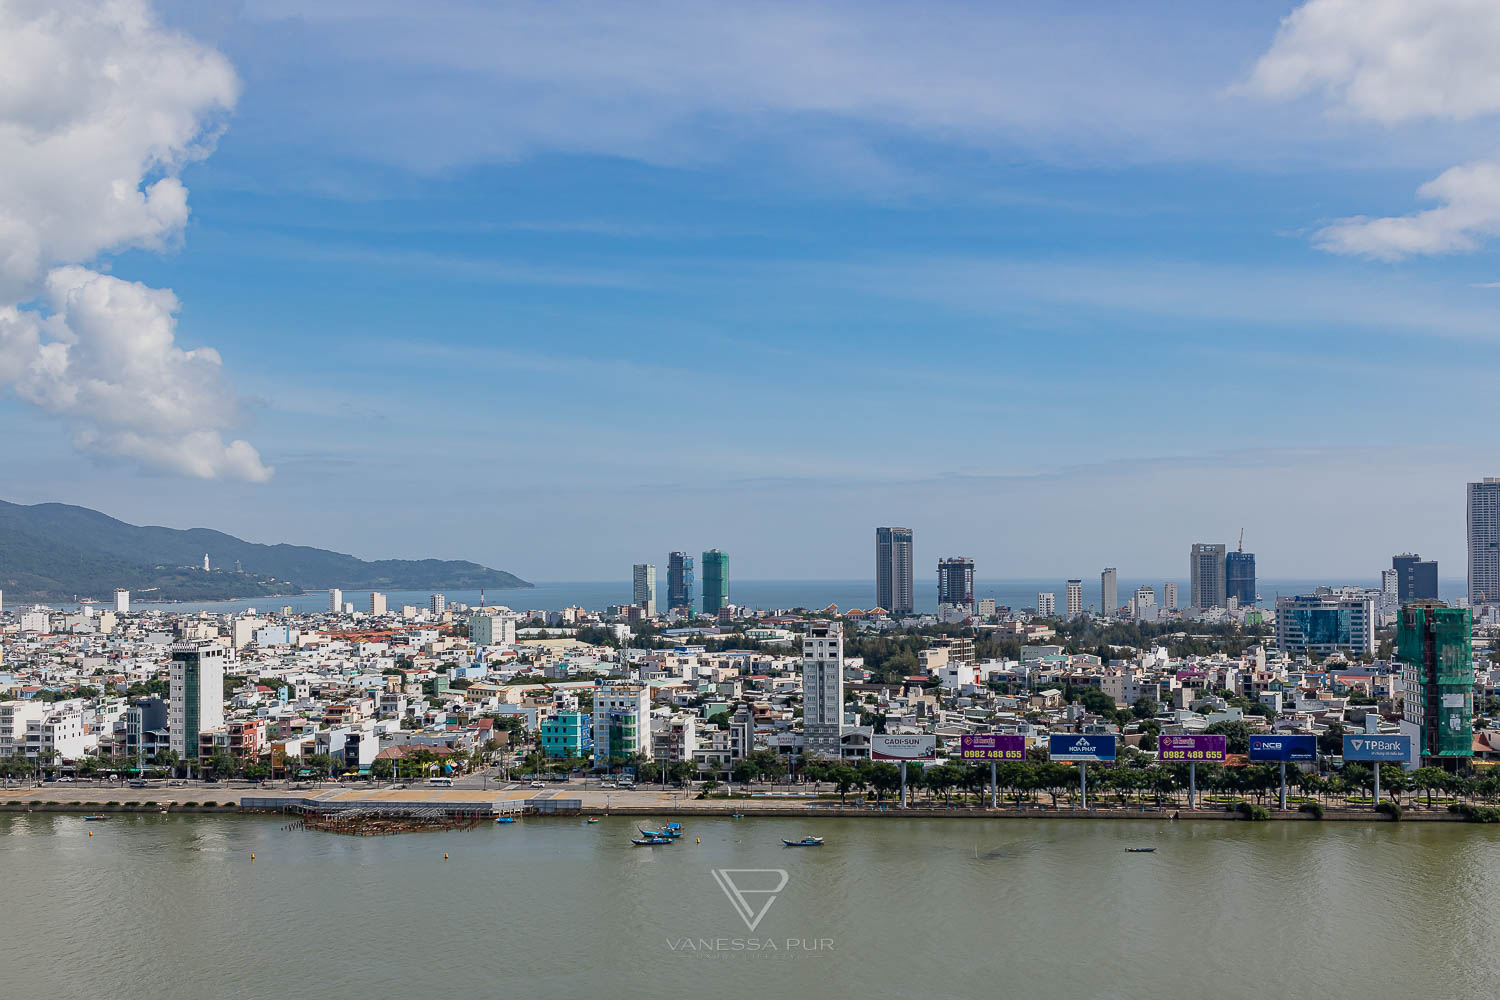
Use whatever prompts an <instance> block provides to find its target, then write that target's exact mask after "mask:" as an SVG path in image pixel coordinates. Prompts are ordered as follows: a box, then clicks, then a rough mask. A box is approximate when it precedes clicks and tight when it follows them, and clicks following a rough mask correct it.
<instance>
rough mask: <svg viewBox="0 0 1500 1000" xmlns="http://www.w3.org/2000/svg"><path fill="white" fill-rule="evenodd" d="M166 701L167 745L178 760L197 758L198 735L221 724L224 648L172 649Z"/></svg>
mask: <svg viewBox="0 0 1500 1000" xmlns="http://www.w3.org/2000/svg"><path fill="white" fill-rule="evenodd" d="M167 701H168V705H169V708H170V716H169V717H168V720H167V743H168V745H169V746H170V747H171V749H172V752H173V753H175V754H177V756H178V757H181V758H185V759H186V758H192V757H197V756H198V734H199V733H202V732H203V731H205V730H208V729H215V728H217V727H219V726H222V725H223V724H224V647H223V646H220V645H217V644H215V643H211V642H195V643H183V644H181V645H178V646H173V647H172V665H171V667H170V668H169V669H168V671H167Z"/></svg>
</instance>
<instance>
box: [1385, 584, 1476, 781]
mask: <svg viewBox="0 0 1500 1000" xmlns="http://www.w3.org/2000/svg"><path fill="white" fill-rule="evenodd" d="M1473 625H1474V621H1473V617H1472V612H1470V610H1469V609H1468V608H1450V607H1448V606H1447V605H1446V604H1444V603H1443V602H1441V601H1435V600H1419V601H1415V602H1413V603H1411V604H1404V605H1402V607H1401V619H1400V624H1399V626H1398V627H1397V629H1396V658H1397V659H1399V660H1400V661H1401V686H1402V688H1403V689H1404V690H1405V692H1406V703H1405V705H1404V707H1403V715H1404V717H1405V722H1406V723H1410V724H1411V726H1412V727H1413V728H1414V729H1415V730H1416V731H1415V732H1414V733H1412V735H1413V736H1415V737H1416V740H1415V743H1416V745H1417V747H1418V750H1417V753H1419V754H1420V755H1421V756H1422V758H1423V762H1424V763H1439V762H1440V761H1442V760H1448V759H1452V758H1456V757H1472V756H1474V650H1473V645H1472V640H1471V638H1470V636H1471V633H1472V631H1473ZM1403 728H1405V726H1403Z"/></svg>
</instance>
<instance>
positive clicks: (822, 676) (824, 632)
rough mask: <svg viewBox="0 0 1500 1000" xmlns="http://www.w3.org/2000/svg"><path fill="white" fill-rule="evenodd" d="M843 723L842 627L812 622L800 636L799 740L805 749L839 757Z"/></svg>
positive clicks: (829, 623)
mask: <svg viewBox="0 0 1500 1000" xmlns="http://www.w3.org/2000/svg"><path fill="white" fill-rule="evenodd" d="M843 725H844V630H843V628H842V627H841V626H840V625H838V624H837V623H835V622H815V623H813V624H811V625H809V626H808V629H807V635H806V637H805V638H804V639H803V640H802V742H803V747H804V750H805V752H806V753H807V754H808V755H809V756H812V755H814V754H816V755H818V756H821V757H825V758H827V759H828V760H838V759H839V757H840V752H841V751H840V739H841V737H842V734H843Z"/></svg>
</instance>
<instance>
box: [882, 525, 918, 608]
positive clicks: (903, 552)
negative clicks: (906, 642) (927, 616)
mask: <svg viewBox="0 0 1500 1000" xmlns="http://www.w3.org/2000/svg"><path fill="white" fill-rule="evenodd" d="M912 573H913V567H912V558H911V529H910V528H876V529H875V603H876V604H878V605H879V606H880V607H882V608H884V609H885V610H887V611H889V612H890V613H891V614H893V615H909V614H911V613H912V612H913V611H915V610H916V606H917V605H916V597H915V589H914V587H913V585H912Z"/></svg>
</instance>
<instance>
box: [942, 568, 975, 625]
mask: <svg viewBox="0 0 1500 1000" xmlns="http://www.w3.org/2000/svg"><path fill="white" fill-rule="evenodd" d="M937 577H938V609H939V610H942V608H943V606H944V605H947V606H949V607H954V608H968V609H969V613H970V614H973V612H974V560H972V559H970V558H968V557H966V556H959V557H957V558H953V557H949V558H947V559H939V560H938V567H937Z"/></svg>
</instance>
